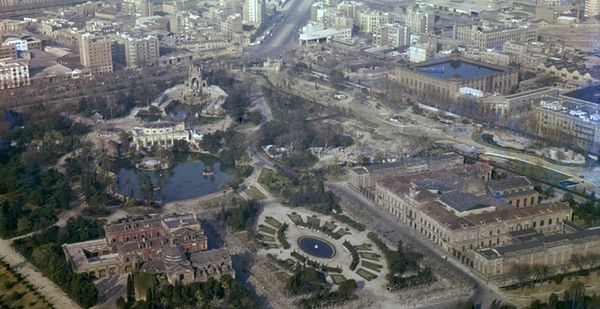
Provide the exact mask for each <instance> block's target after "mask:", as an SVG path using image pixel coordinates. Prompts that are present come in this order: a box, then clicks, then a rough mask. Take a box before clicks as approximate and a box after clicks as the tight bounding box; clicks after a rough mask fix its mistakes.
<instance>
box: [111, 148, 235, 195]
mask: <svg viewBox="0 0 600 309" xmlns="http://www.w3.org/2000/svg"><path fill="white" fill-rule="evenodd" d="M113 170H114V172H115V173H116V174H117V179H116V183H115V186H114V190H115V191H116V192H117V193H120V194H123V195H126V196H132V195H133V196H134V197H135V198H137V199H142V196H143V195H144V193H143V192H144V189H143V188H144V185H143V184H144V182H145V180H147V179H148V178H149V179H150V181H151V182H152V187H153V200H156V201H162V202H172V201H178V200H185V199H190V198H195V197H199V196H203V195H207V194H210V193H214V192H217V191H219V190H221V189H222V188H224V187H225V186H227V185H228V184H229V183H230V182H231V181H232V180H234V178H235V173H234V171H233V169H225V168H223V167H222V166H221V163H220V162H219V161H218V160H217V159H216V158H214V157H210V156H205V155H196V154H176V155H175V157H174V160H173V165H172V166H171V168H169V169H165V170H157V171H143V170H139V169H136V168H135V167H134V166H132V165H131V164H125V165H124V166H123V164H121V166H116V167H115V168H113ZM207 170H210V171H211V172H214V174H212V175H210V176H208V175H207V176H205V175H203V174H204V173H205V172H206V171H207ZM146 183H147V182H146Z"/></svg>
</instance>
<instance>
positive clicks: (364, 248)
mask: <svg viewBox="0 0 600 309" xmlns="http://www.w3.org/2000/svg"><path fill="white" fill-rule="evenodd" d="M354 247H356V250H358V251H371V244H360V245H358V246H354Z"/></svg>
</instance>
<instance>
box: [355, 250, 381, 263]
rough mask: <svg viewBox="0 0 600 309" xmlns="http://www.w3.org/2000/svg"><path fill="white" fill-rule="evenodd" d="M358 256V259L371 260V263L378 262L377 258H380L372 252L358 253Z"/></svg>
mask: <svg viewBox="0 0 600 309" xmlns="http://www.w3.org/2000/svg"><path fill="white" fill-rule="evenodd" d="M358 255H360V257H361V258H363V259H367V260H372V261H379V258H380V257H381V256H380V255H379V254H377V253H373V252H360V251H359V252H358Z"/></svg>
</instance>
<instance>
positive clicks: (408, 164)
mask: <svg viewBox="0 0 600 309" xmlns="http://www.w3.org/2000/svg"><path fill="white" fill-rule="evenodd" d="M463 161H464V159H463V157H462V156H460V155H457V154H455V153H448V154H444V155H441V156H436V157H431V158H425V159H423V158H407V159H403V160H401V161H398V162H393V163H383V164H375V165H369V166H359V167H355V168H352V169H351V170H350V173H349V180H348V182H349V183H350V185H351V186H352V187H354V188H355V189H356V190H357V191H359V192H361V193H362V194H364V195H365V196H367V197H369V198H371V199H373V198H374V194H373V193H374V192H373V191H374V190H375V184H376V183H377V181H379V180H382V179H385V178H390V177H394V176H400V175H409V174H414V173H418V172H424V171H437V170H443V169H447V168H452V167H455V166H459V165H462V164H463Z"/></svg>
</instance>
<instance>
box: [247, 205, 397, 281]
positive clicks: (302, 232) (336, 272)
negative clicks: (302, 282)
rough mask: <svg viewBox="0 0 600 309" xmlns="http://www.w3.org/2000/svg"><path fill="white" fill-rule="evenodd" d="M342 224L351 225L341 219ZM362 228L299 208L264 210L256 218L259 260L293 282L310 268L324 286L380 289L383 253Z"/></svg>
mask: <svg viewBox="0 0 600 309" xmlns="http://www.w3.org/2000/svg"><path fill="white" fill-rule="evenodd" d="M342 218H344V219H342V220H352V219H350V218H349V217H346V216H344V217H342ZM354 224H355V225H357V226H358V227H361V229H360V230H359V229H356V228H353V227H351V224H346V223H343V222H341V221H340V220H338V219H337V218H336V216H335V215H322V214H317V213H314V212H312V211H309V210H306V209H304V208H295V209H294V210H293V211H292V210H290V209H289V208H287V207H283V206H275V207H269V208H265V209H264V211H263V213H262V214H261V215H260V216H259V218H258V225H257V226H256V233H257V238H258V239H259V240H260V242H261V243H262V245H263V248H264V250H263V251H262V253H263V254H265V255H267V257H268V258H269V259H270V260H271V261H272V262H274V264H276V265H277V266H278V267H279V268H280V269H281V270H282V271H284V272H286V273H288V274H289V275H290V276H292V277H293V275H294V273H295V272H296V271H298V269H305V268H307V267H308V268H313V269H314V270H315V271H316V272H318V273H319V276H317V277H319V278H320V277H321V276H322V277H323V279H324V282H323V283H324V284H325V283H326V284H328V285H331V286H337V287H338V288H339V286H340V285H342V284H344V282H346V281H348V280H352V281H354V282H356V283H357V285H358V286H359V287H369V288H380V287H383V285H384V284H385V280H384V278H383V277H384V276H383V274H385V273H386V272H385V271H384V268H386V265H385V260H384V258H383V253H382V251H381V250H380V249H379V248H378V247H377V245H376V244H375V243H373V241H371V240H370V239H369V238H368V233H367V232H366V231H365V230H364V227H362V226H361V225H360V224H358V223H356V222H354Z"/></svg>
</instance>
